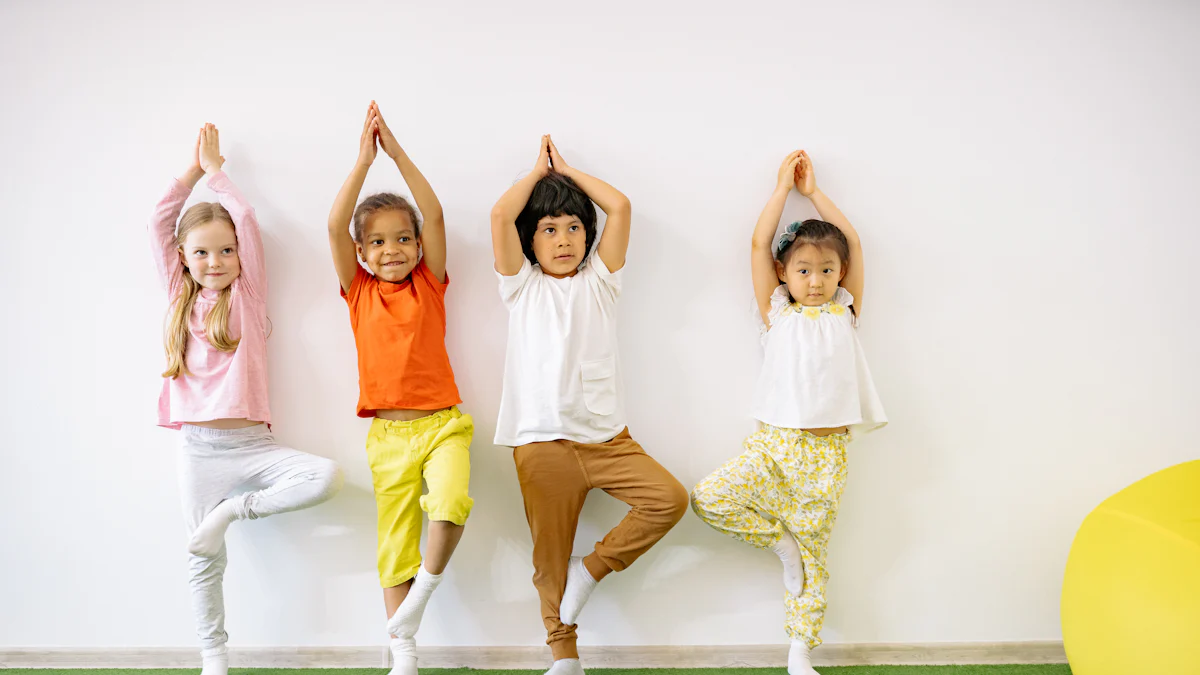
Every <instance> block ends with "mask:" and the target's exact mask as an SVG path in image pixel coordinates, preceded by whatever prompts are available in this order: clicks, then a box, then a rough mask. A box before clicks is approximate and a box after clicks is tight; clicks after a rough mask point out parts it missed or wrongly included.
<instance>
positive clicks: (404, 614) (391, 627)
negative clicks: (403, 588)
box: [387, 565, 442, 638]
mask: <svg viewBox="0 0 1200 675" xmlns="http://www.w3.org/2000/svg"><path fill="white" fill-rule="evenodd" d="M440 583H442V575H441V574H430V573H429V572H426V571H425V565H421V569H419V570H417V576H416V578H415V579H413V583H412V587H411V588H409V589H408V595H406V596H404V602H402V603H400V606H399V607H397V608H396V613H395V614H392V618H390V619H388V622H387V632H388V634H389V635H395V636H396V637H400V638H405V637H412V636H414V635H416V634H417V629H418V628H420V627H421V617H422V616H424V615H425V605H427V604H429V596H431V595H433V591H434V589H436V588H437V587H438V584H440Z"/></svg>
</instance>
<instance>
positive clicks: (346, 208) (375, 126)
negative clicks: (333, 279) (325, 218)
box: [329, 101, 379, 293]
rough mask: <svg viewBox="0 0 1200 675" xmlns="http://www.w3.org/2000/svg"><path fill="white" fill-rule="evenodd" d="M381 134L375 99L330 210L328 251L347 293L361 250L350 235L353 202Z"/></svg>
mask: <svg viewBox="0 0 1200 675" xmlns="http://www.w3.org/2000/svg"><path fill="white" fill-rule="evenodd" d="M378 133H379V114H378V111H377V110H376V109H375V102H374V101H371V105H370V106H368V107H367V119H366V120H365V121H364V122H363V128H362V135H361V136H359V139H358V159H357V160H355V161H354V168H353V169H352V170H351V171H350V175H349V176H348V177H347V178H346V182H345V183H342V189H341V190H339V191H338V194H337V198H335V199H334V200H333V208H332V209H330V210H329V250H330V252H331V253H333V268H334V270H335V271H337V276H338V283H340V284H341V285H342V291H344V292H346V293H349V292H350V284H351V283H353V281H354V275H355V274H357V273H358V252H357V249H356V248H355V246H354V237H353V236H351V235H350V219H351V218H353V217H354V205H355V204H356V203H358V194H359V193H360V192H362V186H363V182H365V181H366V180H367V171H368V170H369V169H370V168H371V163H372V162H374V161H375V154H376V152H377V151H378V146H377V145H376V140H375V138H376V135H377V134H378Z"/></svg>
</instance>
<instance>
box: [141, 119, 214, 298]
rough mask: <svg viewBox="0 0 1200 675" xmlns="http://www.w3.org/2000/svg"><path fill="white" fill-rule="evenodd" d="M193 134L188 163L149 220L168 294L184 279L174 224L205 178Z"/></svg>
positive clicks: (197, 145) (198, 147) (198, 139)
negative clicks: (190, 196)
mask: <svg viewBox="0 0 1200 675" xmlns="http://www.w3.org/2000/svg"><path fill="white" fill-rule="evenodd" d="M202 132H203V129H201V131H199V132H197V133H196V142H195V144H193V146H192V152H191V161H190V162H189V163H188V167H187V168H186V169H184V170H183V171H182V172H180V174H179V176H178V177H177V178H175V179H174V180H172V181H171V185H170V187H168V188H167V193H166V194H165V195H163V197H162V199H160V200H159V201H158V204H157V205H155V207H154V214H153V215H152V216H151V217H150V227H149V228H148V229H149V230H150V245H151V248H152V250H153V253H154V268H155V270H157V271H158V278H159V279H160V280H161V281H162V284H163V286H164V287H165V288H166V289H167V293H168V294H172V295H173V294H174V290H175V287H176V286H177V285H178V284H180V283H181V281H182V279H183V262H182V261H181V260H180V259H179V248H178V247H177V246H175V224H176V223H177V222H179V214H180V213H181V212H182V211H183V204H184V202H186V201H187V198H188V196H189V195H191V194H192V189H193V188H195V187H196V183H198V182H200V179H201V178H203V177H204V169H201V168H200V134H201V133H202Z"/></svg>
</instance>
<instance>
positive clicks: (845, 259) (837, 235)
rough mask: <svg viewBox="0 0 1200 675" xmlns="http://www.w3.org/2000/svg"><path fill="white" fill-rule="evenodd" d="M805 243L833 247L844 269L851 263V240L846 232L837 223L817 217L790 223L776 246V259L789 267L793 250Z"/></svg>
mask: <svg viewBox="0 0 1200 675" xmlns="http://www.w3.org/2000/svg"><path fill="white" fill-rule="evenodd" d="M805 244H812V245H813V246H816V247H817V248H827V249H831V250H832V251H833V252H834V253H837V256H838V259H839V260H841V261H842V269H846V267H847V266H848V265H849V264H850V242H848V241H846V235H845V233H844V232H842V231H841V230H840V229H838V226H837V225H834V224H833V223H827V222H825V221H824V220H817V219H816V218H809V219H808V220H805V221H803V222H795V223H792V224H791V225H788V226H787V229H786V230H784V232H783V235H781V236H780V237H779V243H778V244H777V245H776V246H775V259H776V260H778V261H779V262H780V263H781V264H782V265H783V266H784V267H787V263H788V258H790V257H791V254H792V252H794V251H798V250H800V248H801V247H803V246H804V245H805Z"/></svg>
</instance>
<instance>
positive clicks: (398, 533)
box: [367, 407, 475, 588]
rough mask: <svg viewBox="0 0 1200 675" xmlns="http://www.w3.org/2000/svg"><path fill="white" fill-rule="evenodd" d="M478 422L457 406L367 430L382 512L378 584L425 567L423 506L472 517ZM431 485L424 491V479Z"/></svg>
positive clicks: (451, 516) (453, 518)
mask: <svg viewBox="0 0 1200 675" xmlns="http://www.w3.org/2000/svg"><path fill="white" fill-rule="evenodd" d="M474 434H475V424H474V422H472V421H471V416H470V415H464V414H462V413H461V412H459V410H458V408H457V407H454V408H449V409H447V410H441V411H438V412H436V413H434V414H432V415H429V416H428V417H422V418H420V419H416V420H412V421H411V422H395V421H392V420H384V419H379V418H378V417H376V418H375V420H374V421H373V422H372V423H371V431H370V432H369V433H368V434H367V462H368V463H369V464H370V466H371V480H372V481H373V482H374V484H375V505H376V507H377V509H378V511H379V525H378V527H379V561H378V562H379V583H380V585H382V586H383V587H384V588H391V587H392V586H399V585H400V584H402V583H404V582H406V581H408V580H409V579H412V578H413V577H415V576H416V575H417V570H418V569H420V567H421V511H424V512H425V513H428V514H429V519H430V520H445V521H449V522H451V523H454V524H455V525H463V524H465V523H466V522H467V516H469V515H470V514H471V506H472V505H473V504H474V501H473V500H472V499H471V497H470V496H468V494H467V488H468V486H469V483H470V478H471V452H470V450H471V437H472V436H473V435H474ZM422 479H424V481H425V484H426V485H428V486H429V492H428V493H427V494H421V480H422Z"/></svg>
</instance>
